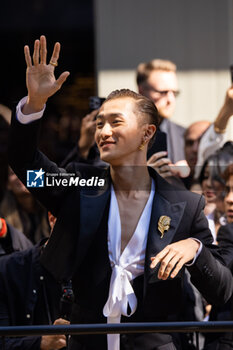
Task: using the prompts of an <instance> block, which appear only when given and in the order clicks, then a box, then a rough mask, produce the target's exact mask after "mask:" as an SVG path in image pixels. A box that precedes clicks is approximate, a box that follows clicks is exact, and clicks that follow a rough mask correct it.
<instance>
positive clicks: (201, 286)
mask: <svg viewBox="0 0 233 350" xmlns="http://www.w3.org/2000/svg"><path fill="white" fill-rule="evenodd" d="M202 209H203V201H202V200H200V202H199V205H198V207H197V210H196V213H195V216H194V219H193V222H192V234H191V236H192V237H196V238H198V239H200V240H201V241H202V243H203V247H202V251H201V253H200V255H199V256H198V257H197V259H196V261H195V263H194V264H193V265H192V266H189V267H187V268H188V271H189V272H190V274H191V282H192V283H193V284H194V285H195V287H196V288H197V289H198V290H199V292H200V293H201V294H202V295H203V297H204V298H205V299H206V300H207V301H208V302H209V303H210V304H215V305H221V304H224V303H226V302H227V301H228V299H229V298H230V297H231V295H232V291H233V279H232V275H231V271H230V270H229V269H228V268H227V267H226V266H225V262H224V259H223V258H222V256H221V252H220V249H219V248H218V246H216V245H213V244H212V237H211V234H210V232H209V229H208V224H207V221H206V218H205V216H204V213H203V210H202Z"/></svg>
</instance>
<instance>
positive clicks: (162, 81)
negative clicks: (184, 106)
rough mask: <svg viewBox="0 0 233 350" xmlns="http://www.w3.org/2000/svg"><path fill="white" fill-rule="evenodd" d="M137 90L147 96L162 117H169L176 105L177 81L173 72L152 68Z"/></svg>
mask: <svg viewBox="0 0 233 350" xmlns="http://www.w3.org/2000/svg"><path fill="white" fill-rule="evenodd" d="M139 92H140V93H141V94H142V95H144V96H146V97H148V98H149V99H150V100H152V101H153V102H154V104H155V105H156V107H157V109H158V112H159V114H160V116H161V117H163V118H170V117H171V116H172V115H173V113H174V111H175V106H176V96H177V94H178V82H177V76H176V73H175V72H172V71H162V70H154V71H152V72H151V73H150V75H149V78H148V79H147V81H146V82H144V83H143V84H142V85H141V86H139Z"/></svg>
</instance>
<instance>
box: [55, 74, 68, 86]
mask: <svg viewBox="0 0 233 350" xmlns="http://www.w3.org/2000/svg"><path fill="white" fill-rule="evenodd" d="M69 75H70V72H63V73H62V74H61V75H60V76H59V78H58V79H57V80H56V84H57V85H58V87H59V89H60V87H61V86H62V84H63V83H64V82H65V81H66V79H67V78H68V76H69Z"/></svg>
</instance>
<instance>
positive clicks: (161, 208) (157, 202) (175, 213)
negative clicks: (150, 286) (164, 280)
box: [145, 191, 186, 283]
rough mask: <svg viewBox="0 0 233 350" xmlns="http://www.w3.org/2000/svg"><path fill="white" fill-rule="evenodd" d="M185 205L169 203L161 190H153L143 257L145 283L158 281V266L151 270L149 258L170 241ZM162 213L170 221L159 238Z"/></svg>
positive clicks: (182, 203) (184, 203)
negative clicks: (167, 227)
mask: <svg viewBox="0 0 233 350" xmlns="http://www.w3.org/2000/svg"><path fill="white" fill-rule="evenodd" d="M185 206H186V202H178V203H171V202H169V201H168V200H167V199H165V198H164V197H163V196H162V195H161V191H159V192H157V193H156V192H155V196H154V201H153V206H152V212H151V220H150V227H149V232H148V239H147V248H146V257H145V282H146V283H153V282H155V281H159V280H158V278H157V274H158V268H159V266H157V267H156V268H155V269H153V270H152V269H151V268H150V263H151V260H150V258H151V257H152V256H155V255H156V254H158V253H159V252H160V251H161V250H163V249H164V248H165V247H166V246H167V245H168V244H170V243H171V242H172V240H173V237H174V235H175V233H176V230H177V228H178V226H179V224H180V221H181V218H182V216H183V213H184V209H185ZM163 215H166V216H168V217H169V218H170V219H171V222H170V227H169V229H168V230H167V231H165V232H164V236H163V238H161V233H160V232H159V230H158V222H159V219H160V217H161V216H163Z"/></svg>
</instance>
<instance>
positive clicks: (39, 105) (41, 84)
mask: <svg viewBox="0 0 233 350" xmlns="http://www.w3.org/2000/svg"><path fill="white" fill-rule="evenodd" d="M60 47H61V45H60V43H58V42H57V43H56V44H55V45H54V49H53V54H52V56H51V59H50V62H49V64H47V63H46V61H47V45H46V38H45V36H44V35H42V36H41V37H40V40H36V41H35V43H34V51H33V55H32V58H31V55H30V50H29V47H28V46H27V45H26V46H25V47H24V55H25V60H26V63H27V71H26V84H27V89H28V99H27V102H26V104H25V105H24V107H23V113H24V114H30V113H34V112H38V111H40V110H42V109H43V107H44V104H45V103H46V101H47V100H48V98H49V97H50V96H52V95H54V94H55V93H56V92H57V91H58V90H59V89H60V88H61V86H62V84H63V83H64V82H65V80H66V79H67V77H68V76H69V74H70V73H69V72H63V73H62V74H61V75H60V76H59V77H58V79H56V78H55V76H54V70H55V67H56V66H57V61H58V59H59V53H60Z"/></svg>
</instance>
